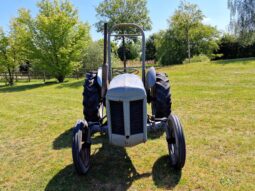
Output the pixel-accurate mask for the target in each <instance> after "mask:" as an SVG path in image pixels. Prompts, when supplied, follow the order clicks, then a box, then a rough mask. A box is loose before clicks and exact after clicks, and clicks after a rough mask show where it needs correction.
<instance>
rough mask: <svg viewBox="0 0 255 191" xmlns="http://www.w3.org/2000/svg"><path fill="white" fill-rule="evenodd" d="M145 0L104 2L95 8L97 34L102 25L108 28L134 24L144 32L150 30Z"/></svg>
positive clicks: (100, 30)
mask: <svg viewBox="0 0 255 191" xmlns="http://www.w3.org/2000/svg"><path fill="white" fill-rule="evenodd" d="M146 4H147V0H106V1H103V2H101V3H100V4H99V5H98V7H97V8H96V12H97V18H98V20H99V21H98V22H97V23H96V28H97V31H98V32H103V30H104V28H103V25H104V23H106V22H107V23H108V26H109V28H111V27H112V26H113V25H114V24H119V23H136V24H138V25H140V26H141V27H143V29H144V30H150V29H151V20H150V17H149V15H148V14H149V12H148V9H147V7H146Z"/></svg>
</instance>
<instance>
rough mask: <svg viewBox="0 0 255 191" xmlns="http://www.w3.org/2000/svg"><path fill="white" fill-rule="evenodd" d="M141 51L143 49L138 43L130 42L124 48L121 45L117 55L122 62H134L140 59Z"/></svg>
mask: <svg viewBox="0 0 255 191" xmlns="http://www.w3.org/2000/svg"><path fill="white" fill-rule="evenodd" d="M140 50H141V47H139V44H138V43H134V42H132V41H128V42H127V44H126V46H125V47H124V46H123V44H121V45H120V47H119V48H118V51H117V53H118V56H119V58H120V60H121V61H124V59H125V58H126V59H127V60H134V59H136V58H138V57H139V51H140ZM124 51H125V55H124Z"/></svg>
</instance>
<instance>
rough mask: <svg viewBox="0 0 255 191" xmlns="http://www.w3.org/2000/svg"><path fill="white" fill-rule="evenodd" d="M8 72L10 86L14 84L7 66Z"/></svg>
mask: <svg viewBox="0 0 255 191" xmlns="http://www.w3.org/2000/svg"><path fill="white" fill-rule="evenodd" d="M8 74H9V78H8V83H9V85H10V86H13V84H14V83H13V74H12V72H11V69H10V68H8Z"/></svg>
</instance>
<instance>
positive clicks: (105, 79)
mask: <svg viewBox="0 0 255 191" xmlns="http://www.w3.org/2000/svg"><path fill="white" fill-rule="evenodd" d="M107 33H108V27H107V23H104V62H103V67H102V91H101V97H102V98H103V99H104V98H105V95H106V91H107V89H108V84H109V79H108V77H109V66H108V64H107Z"/></svg>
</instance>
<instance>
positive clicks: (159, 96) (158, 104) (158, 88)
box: [151, 73, 172, 118]
mask: <svg viewBox="0 0 255 191" xmlns="http://www.w3.org/2000/svg"><path fill="white" fill-rule="evenodd" d="M152 94H153V95H152V104H151V105H152V114H153V115H155V117H156V118H163V117H168V116H169V115H170V113H171V104H172V102H171V93H170V83H169V79H168V76H167V75H166V74H165V73H157V74H156V84H155V85H154V87H153V88H152Z"/></svg>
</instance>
